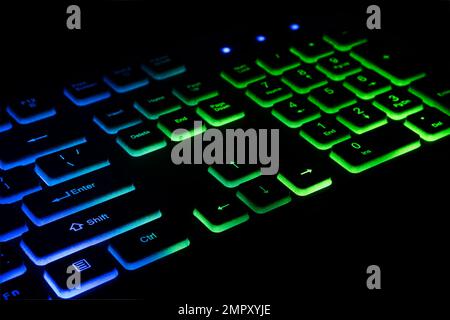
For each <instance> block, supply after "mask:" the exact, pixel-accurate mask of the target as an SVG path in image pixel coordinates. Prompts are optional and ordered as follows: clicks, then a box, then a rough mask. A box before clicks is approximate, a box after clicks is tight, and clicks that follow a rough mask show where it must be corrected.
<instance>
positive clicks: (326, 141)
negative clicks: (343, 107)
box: [300, 119, 350, 150]
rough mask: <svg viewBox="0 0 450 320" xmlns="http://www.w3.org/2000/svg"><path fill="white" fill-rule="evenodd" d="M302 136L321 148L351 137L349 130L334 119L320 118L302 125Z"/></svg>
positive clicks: (326, 147) (325, 148) (327, 147)
mask: <svg viewBox="0 0 450 320" xmlns="http://www.w3.org/2000/svg"><path fill="white" fill-rule="evenodd" d="M300 136H301V137H303V138H304V139H305V140H307V141H308V142H309V143H311V144H312V145H313V146H315V147H316V148H317V149H320V150H327V149H330V148H331V147H332V146H334V145H335V144H337V143H339V142H342V141H344V140H347V139H350V133H349V131H348V130H347V129H346V128H345V127H344V126H343V125H342V124H340V123H339V122H337V121H335V120H334V119H319V120H315V121H312V122H309V123H307V124H305V125H303V126H302V128H301V130H300Z"/></svg>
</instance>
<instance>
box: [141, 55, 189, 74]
mask: <svg viewBox="0 0 450 320" xmlns="http://www.w3.org/2000/svg"><path fill="white" fill-rule="evenodd" d="M141 68H142V70H144V71H145V72H146V73H148V74H149V75H150V76H151V77H152V78H153V79H155V80H165V79H168V78H171V77H174V76H177V75H179V74H182V73H184V72H186V67H185V66H184V65H183V64H181V63H180V62H178V61H177V60H176V59H175V58H173V57H172V56H169V55H159V56H155V57H153V58H151V59H149V60H148V61H147V63H145V64H142V65H141Z"/></svg>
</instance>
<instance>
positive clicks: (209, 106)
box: [196, 97, 245, 127]
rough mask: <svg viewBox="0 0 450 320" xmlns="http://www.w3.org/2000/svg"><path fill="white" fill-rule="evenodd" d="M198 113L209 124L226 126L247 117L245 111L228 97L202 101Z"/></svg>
mask: <svg viewBox="0 0 450 320" xmlns="http://www.w3.org/2000/svg"><path fill="white" fill-rule="evenodd" d="M196 112H197V114H198V115H199V116H200V117H201V118H202V119H203V120H205V121H206V122H207V123H208V124H209V125H211V126H214V127H220V126H224V125H226V124H228V123H231V122H234V121H236V120H239V119H242V118H243V117H245V112H244V110H242V108H241V107H240V106H239V105H237V104H236V103H234V102H232V101H230V99H228V98H222V97H217V98H213V99H211V100H208V101H203V102H201V103H200V105H199V106H198V108H197V109H196Z"/></svg>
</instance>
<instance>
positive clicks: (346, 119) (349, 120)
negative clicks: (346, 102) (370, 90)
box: [337, 103, 387, 134]
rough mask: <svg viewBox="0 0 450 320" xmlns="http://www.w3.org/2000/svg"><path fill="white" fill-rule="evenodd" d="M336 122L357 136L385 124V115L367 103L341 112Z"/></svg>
mask: <svg viewBox="0 0 450 320" xmlns="http://www.w3.org/2000/svg"><path fill="white" fill-rule="evenodd" d="M337 120H338V121H339V122H340V123H342V124H343V125H345V126H346V127H348V128H349V129H351V130H352V131H353V132H355V133H357V134H363V133H365V132H367V131H370V130H373V129H375V128H378V127H379V126H382V125H384V124H386V123H387V119H386V115H385V114H384V113H383V112H381V111H380V110H378V109H377V108H374V107H373V106H372V105H370V104H367V103H362V104H357V105H354V106H351V107H348V108H345V109H343V110H341V111H340V112H339V115H338V116H337Z"/></svg>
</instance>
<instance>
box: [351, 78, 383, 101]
mask: <svg viewBox="0 0 450 320" xmlns="http://www.w3.org/2000/svg"><path fill="white" fill-rule="evenodd" d="M344 87H346V88H347V89H348V90H350V91H351V92H353V93H354V94H356V95H357V96H358V97H359V98H360V99H363V100H370V99H373V98H375V97H376V96H377V95H379V94H382V93H385V92H387V91H389V90H391V86H390V85H388V86H386V87H382V88H379V89H377V90H374V91H372V92H370V93H367V92H363V91H361V90H359V89H358V88H356V87H354V86H352V85H351V84H350V83H348V82H344Z"/></svg>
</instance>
